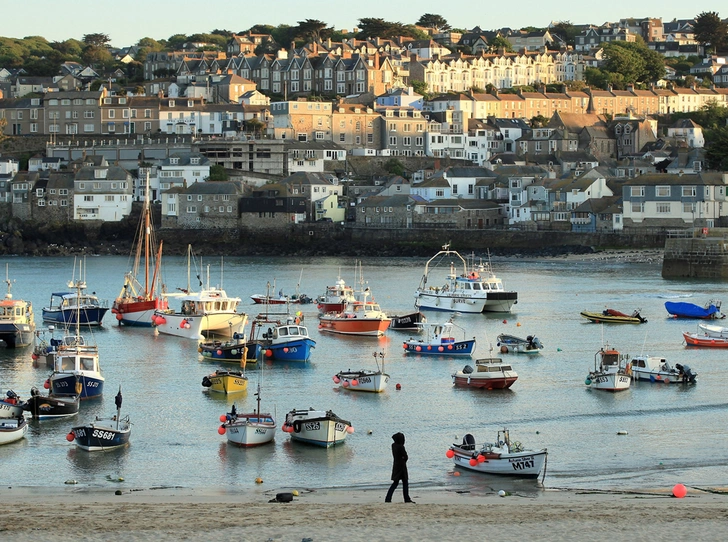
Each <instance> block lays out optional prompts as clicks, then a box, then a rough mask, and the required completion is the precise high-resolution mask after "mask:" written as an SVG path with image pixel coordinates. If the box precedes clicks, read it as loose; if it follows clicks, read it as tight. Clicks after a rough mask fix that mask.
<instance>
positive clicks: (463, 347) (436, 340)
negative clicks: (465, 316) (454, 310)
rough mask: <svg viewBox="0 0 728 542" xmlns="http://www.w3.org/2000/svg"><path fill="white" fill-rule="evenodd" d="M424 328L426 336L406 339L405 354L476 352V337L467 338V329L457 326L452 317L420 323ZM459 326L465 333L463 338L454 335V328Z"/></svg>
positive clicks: (461, 354) (470, 354)
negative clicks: (446, 319) (459, 338)
mask: <svg viewBox="0 0 728 542" xmlns="http://www.w3.org/2000/svg"><path fill="white" fill-rule="evenodd" d="M420 327H421V328H422V329H423V330H424V337H423V338H421V339H413V338H412V337H410V338H409V339H408V340H406V341H404V343H403V345H402V346H403V347H404V353H405V354H420V355H423V356H448V357H456V356H458V357H459V356H468V357H469V356H472V354H473V352H475V346H476V343H475V337H473V338H472V339H466V338H465V330H464V329H462V328H461V327H460V326H456V325H455V323H454V322H453V321H452V318H451V319H450V320H448V321H447V322H445V323H442V324H440V323H428V324H420ZM455 327H458V328H459V330H460V331H461V332H462V334H463V339H462V340H456V339H455V337H453V334H454V329H453V328H455Z"/></svg>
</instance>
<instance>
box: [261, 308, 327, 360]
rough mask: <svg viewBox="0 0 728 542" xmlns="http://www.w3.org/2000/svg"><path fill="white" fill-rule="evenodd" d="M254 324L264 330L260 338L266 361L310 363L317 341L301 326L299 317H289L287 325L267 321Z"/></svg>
mask: <svg viewBox="0 0 728 542" xmlns="http://www.w3.org/2000/svg"><path fill="white" fill-rule="evenodd" d="M296 322H298V323H296ZM254 324H257V329H258V330H262V333H260V338H261V342H262V347H263V353H264V354H265V357H266V359H270V360H273V361H308V359H309V357H311V350H313V349H314V348H315V347H316V341H314V340H313V339H312V338H311V337H310V336H309V335H308V329H307V328H306V327H305V326H302V325H301V324H300V320H298V317H296V318H294V317H288V319H287V321H286V323H285V324H282V323H281V322H271V321H265V320H264V321H257V322H254ZM253 327H254V328H255V327H256V326H255V325H254V326H253Z"/></svg>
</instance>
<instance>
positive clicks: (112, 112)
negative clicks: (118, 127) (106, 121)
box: [108, 109, 116, 119]
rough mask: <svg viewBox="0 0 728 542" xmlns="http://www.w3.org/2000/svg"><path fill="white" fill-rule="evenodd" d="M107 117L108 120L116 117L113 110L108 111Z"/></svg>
mask: <svg viewBox="0 0 728 542" xmlns="http://www.w3.org/2000/svg"><path fill="white" fill-rule="evenodd" d="M108 116H109V118H110V119H113V118H114V117H116V111H114V110H113V109H109V115H108Z"/></svg>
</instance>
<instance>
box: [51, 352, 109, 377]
mask: <svg viewBox="0 0 728 542" xmlns="http://www.w3.org/2000/svg"><path fill="white" fill-rule="evenodd" d="M54 370H55V371H57V372H62V373H68V372H72V371H94V372H98V371H99V361H98V358H97V357H96V356H90V355H87V354H83V353H81V354H79V355H76V354H66V355H63V354H62V355H58V356H56V364H55V368H54Z"/></svg>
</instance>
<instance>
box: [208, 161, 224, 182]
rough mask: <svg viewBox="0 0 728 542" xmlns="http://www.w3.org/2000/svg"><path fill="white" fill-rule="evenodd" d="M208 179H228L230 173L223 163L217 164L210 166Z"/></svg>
mask: <svg viewBox="0 0 728 542" xmlns="http://www.w3.org/2000/svg"><path fill="white" fill-rule="evenodd" d="M207 180H208V181H227V180H228V174H227V173H226V172H225V168H224V167H223V166H221V165H218V164H215V165H214V166H210V176H209V177H208V178H207Z"/></svg>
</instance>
